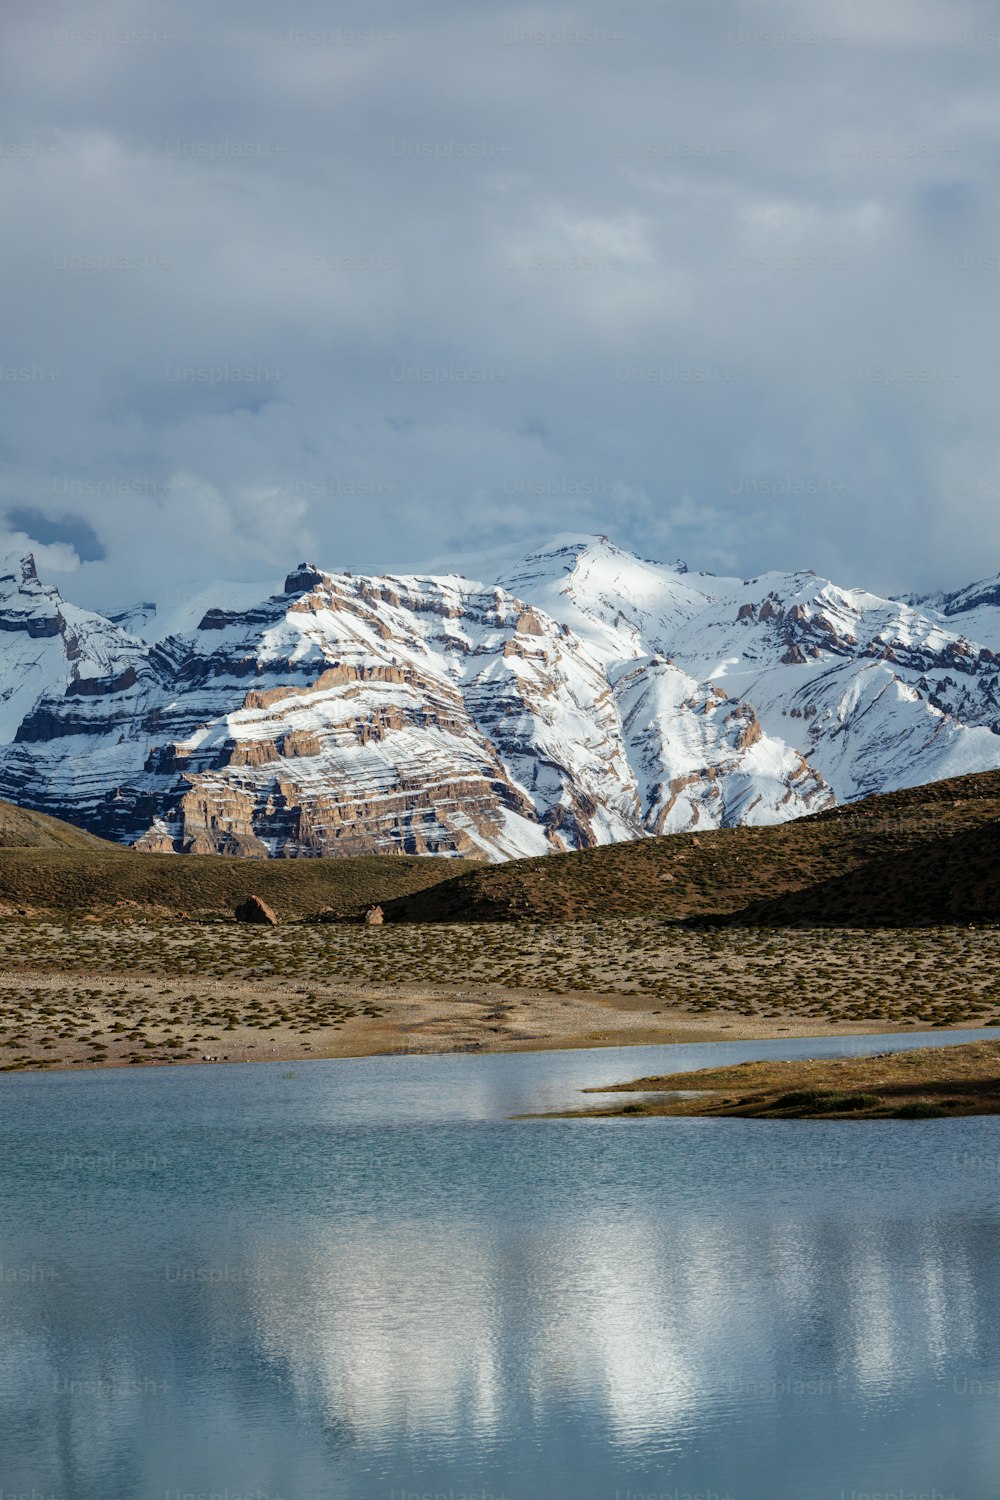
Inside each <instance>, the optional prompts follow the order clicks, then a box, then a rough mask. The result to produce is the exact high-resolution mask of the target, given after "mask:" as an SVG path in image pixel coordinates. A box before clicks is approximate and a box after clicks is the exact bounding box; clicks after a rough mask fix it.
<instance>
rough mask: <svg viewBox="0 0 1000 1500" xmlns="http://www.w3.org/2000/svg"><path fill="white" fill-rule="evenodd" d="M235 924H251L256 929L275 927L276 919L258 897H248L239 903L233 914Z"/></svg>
mask: <svg viewBox="0 0 1000 1500" xmlns="http://www.w3.org/2000/svg"><path fill="white" fill-rule="evenodd" d="M234 915H235V917H236V920H237V922H251V923H253V924H254V925H256V926H257V927H277V926H278V919H277V917H276V916H275V914H274V912H273V911H272V910H271V908H270V907H269V906H268V904H267V902H266V901H262V900H261V898H260V897H259V896H248V897H247V899H246V900H245V901H241V902H240V904H239V906H238V907H237V908H236V911H235V913H234Z"/></svg>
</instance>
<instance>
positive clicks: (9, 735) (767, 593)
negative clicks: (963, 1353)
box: [0, 538, 1000, 859]
mask: <svg viewBox="0 0 1000 1500" xmlns="http://www.w3.org/2000/svg"><path fill="white" fill-rule="evenodd" d="M475 571H476V574H477V576H476V577H475V578H466V577H464V576H462V575H459V574H457V573H449V574H446V575H442V576H434V577H425V576H408V577H403V576H381V577H354V576H352V575H350V574H344V573H340V574H338V573H325V572H322V571H321V570H319V569H318V568H315V567H312V566H307V565H303V566H301V567H300V568H298V569H297V570H296V571H295V572H294V573H293V574H291V575H290V576H289V577H288V578H287V579H286V580H285V582H284V585H283V586H282V587H281V588H280V589H279V590H277V591H276V592H275V593H273V594H271V595H270V596H269V597H266V598H263V599H260V600H257V601H255V602H253V603H250V604H247V602H246V597H245V590H244V591H241V592H242V594H243V597H242V598H240V597H239V595H238V594H234V593H233V592H232V591H227V590H226V589H224V588H220V589H218V590H216V591H211V590H210V591H208V594H207V595H206V596H204V597H205V598H206V599H207V600H208V601H209V602H207V603H206V604H205V607H204V608H201V607H199V608H198V609H197V610H196V611H194V612H193V613H192V612H188V614H187V618H186V619H185V618H184V612H183V611H182V612H180V617H181V619H182V622H183V623H182V624H181V626H180V627H178V628H173V629H170V628H165V627H163V626H162V625H159V626H158V622H157V616H156V611H155V608H154V607H153V606H151V605H148V604H147V605H143V606H141V608H139V609H138V610H136V611H126V612H122V613H120V614H118V615H116V616H115V617H114V618H113V619H112V618H104V617H102V616H100V615H97V614H93V613H90V612H87V611H84V610H79V609H76V608H74V607H73V606H72V605H70V604H68V603H66V602H65V601H64V600H63V599H62V598H61V597H60V595H59V593H58V592H57V591H56V590H55V589H53V588H51V587H48V586H46V585H44V584H42V583H41V582H40V581H39V579H38V578H37V575H36V573H35V569H34V565H33V563H32V562H31V560H30V558H26V559H23V560H21V559H18V560H16V561H14V562H8V563H7V564H5V565H4V566H3V567H2V568H0V663H2V669H0V670H2V675H0V796H2V797H7V798H9V799H10V800H12V801H15V802H19V803H21V804H24V805H28V806H31V807H35V808H39V809H41V810H43V811H46V812H52V813H55V814H57V815H58V816H60V817H63V818H67V819H69V820H71V821H73V822H76V823H78V824H81V825H82V826H84V827H86V828H88V829H90V830H92V831H93V832H96V833H100V834H102V835H104V836H105V837H110V838H114V839H117V840H120V841H122V842H127V843H134V844H137V845H138V846H139V847H141V848H144V849H157V850H165V851H175V852H193V853H237V854H245V855H254V856H259V857H267V856H282V857H312V856H320V855H332V854H348V853H350V854H355V853H382V852H392V851H399V852H410V853H450V854H455V855H472V856H478V857H485V858H489V859H502V858H506V857H510V856H515V855H524V854H542V853H545V852H546V851H548V850H552V849H573V848H582V847H585V846H587V845H591V844H599V843H609V842H613V841H615V840H620V839H629V838H638V837H641V836H643V835H644V834H651V833H664V832H673V831H679V830H683V829H689V828H696V827H716V826H720V825H730V824H735V823H748V822H749V823H768V822H776V821H780V820H783V819H786V818H792V817H797V816H801V815H802V814H804V813H808V812H813V811H818V810H820V809H821V808H824V807H827V806H830V805H832V804H833V803H834V802H835V801H837V800H841V801H843V800H848V799H851V798H854V797H857V796H860V795H864V794H865V793H867V792H870V791H876V790H887V789H892V788H895V787H900V786H907V785H915V784H917V783H919V782H923V781H930V780H935V779H937V778H939V777H943V776H948V775H956V774H959V773H960V772H963V771H970V770H981V769H989V768H993V767H996V766H1000V689H998V682H1000V654H998V652H1000V583H998V582H994V583H992V584H990V583H987V584H982V585H977V586H974V587H973V588H972V589H970V590H967V591H965V593H964V594H963V595H952V596H948V597H947V598H944V597H942V598H941V599H936V600H929V601H909V602H903V601H890V600H883V599H878V598H876V597H875V596H873V595H870V594H865V593H861V592H859V591H857V590H843V589H839V588H837V587H835V586H834V585H833V584H832V583H829V582H827V581H826V580H823V579H819V578H816V577H815V575H813V574H797V575H778V574H772V575H767V576H766V577H763V578H758V579H752V580H749V581H742V582H741V581H739V580H735V579H718V578H713V577H709V576H706V575H697V574H691V573H688V572H687V571H686V570H685V569H684V568H683V566H682V565H675V566H672V567H668V566H664V565H660V564H655V563H648V562H642V561H640V560H639V559H638V558H635V557H632V556H631V555H629V554H628V553H624V552H622V551H620V550H619V549H618V548H616V547H614V546H613V545H612V544H611V543H609V542H608V541H607V540H606V539H604V538H560V539H558V540H557V541H555V542H554V543H552V544H551V545H550V546H548V547H545V548H542V549H540V550H538V551H536V552H533V553H531V554H529V555H528V556H527V557H518V558H511V557H506V558H503V557H501V558H499V559H496V560H494V561H493V562H491V563H486V562H484V563H482V564H481V565H480V566H479V567H477V568H476V570H475Z"/></svg>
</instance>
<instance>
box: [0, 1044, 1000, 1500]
mask: <svg viewBox="0 0 1000 1500" xmlns="http://www.w3.org/2000/svg"><path fill="white" fill-rule="evenodd" d="M975 1035H995V1033H966V1034H964V1035H960V1034H957V1033H950V1034H942V1033H935V1034H933V1035H932V1036H930V1037H915V1036H913V1035H908V1036H896V1037H886V1038H871V1037H867V1038H843V1039H838V1040H836V1041H833V1042H829V1043H818V1042H816V1041H807V1042H780V1043H770V1044H753V1045H752V1044H745V1045H744V1044H729V1045H726V1046H725V1047H719V1046H712V1047H695V1046H690V1047H677V1048H670V1049H665V1048H629V1049H614V1050H607V1051H588V1052H557V1053H532V1054H519V1055H513V1056H512V1055H506V1056H464V1055H459V1056H447V1057H392V1058H368V1059H362V1060H356V1061H337V1062H319V1061H317V1062H310V1063H306V1064H298V1065H295V1066H289V1065H288V1064H280V1063H275V1064H251V1065H247V1066H229V1067H221V1066H220V1067H198V1068H162V1069H160V1068H157V1069H144V1070H142V1071H141V1072H138V1071H137V1072H131V1071H128V1072H124V1071H123V1072H113V1071H106V1072H93V1073H63V1074H49V1075H11V1076H7V1077H4V1078H3V1079H2V1081H0V1111H2V1125H0V1214H2V1220H0V1222H2V1240H0V1246H2V1268H0V1424H2V1431H0V1494H2V1496H3V1497H4V1500H7V1497H9V1496H14V1495H27V1496H34V1497H35V1500H39V1497H52V1500H98V1497H100V1500H117V1497H128V1500H132V1497H142V1500H145V1497H149V1500H183V1497H185V1496H187V1497H191V1496H200V1497H206V1496H210V1495H211V1496H215V1497H225V1500H242V1497H247V1496H252V1497H254V1500H277V1497H282V1500H339V1497H345V1500H346V1497H350V1500H416V1497H427V1496H443V1497H446V1500H461V1497H476V1500H482V1497H484V1496H492V1497H493V1500H500V1497H506V1500H543V1497H544V1500H616V1497H617V1500H645V1497H648V1496H657V1497H664V1500H666V1497H669V1500H684V1497H685V1496H691V1497H693V1496H700V1497H702V1500H712V1497H715V1500H723V1497H725V1496H729V1497H731V1500H786V1497H787V1500H819V1497H824V1500H825V1497H829V1500H862V1497H864V1496H871V1495H875V1494H879V1495H882V1496H888V1497H892V1500H906V1497H909V1500H913V1497H918V1496H926V1497H928V1500H930V1497H932V1496H933V1497H936V1500H947V1497H954V1500H986V1497H990V1500H994V1497H995V1496H996V1494H997V1486H998V1478H1000V1236H998V1228H1000V1120H997V1119H991V1118H973V1119H964V1120H940V1121H938V1120H930V1121H912V1122H889V1123H884V1122H861V1121H855V1122H844V1123H837V1122H818V1121H817V1122H812V1121H797V1122H773V1121H751V1120H655V1119H654V1120H633V1121H625V1120H553V1121H549V1120H546V1121H517V1120H512V1119H510V1118H509V1117H510V1116H511V1115H512V1114H514V1113H516V1112H517V1111H519V1110H524V1109H540V1108H541V1109H544V1108H551V1107H556V1106H562V1105H566V1104H569V1105H571V1106H572V1105H575V1104H580V1103H583V1102H586V1101H583V1100H581V1099H580V1096H579V1093H578V1090H579V1089H580V1088H582V1087H586V1086H588V1085H594V1084H601V1083H610V1082H615V1081H619V1080H623V1079H627V1078H632V1077H636V1076H640V1075H642V1074H645V1073H649V1072H653V1071H665V1070H667V1069H668V1068H669V1069H673V1068H696V1067H704V1066H706V1065H716V1064H718V1063H720V1062H721V1061H732V1062H735V1061H740V1060H742V1059H744V1058H748V1057H779V1056H797V1055H798V1056H801V1055H807V1056H820V1055H833V1054H834V1053H844V1052H861V1051H871V1050H873V1045H877V1046H878V1047H879V1048H880V1049H881V1050H887V1049H889V1048H894V1047H897V1046H913V1045H914V1044H916V1043H920V1044H924V1045H926V1044H927V1043H930V1042H933V1043H936V1044H941V1045H947V1044H950V1043H952V1042H955V1041H958V1040H964V1039H966V1038H967V1037H971V1036H975Z"/></svg>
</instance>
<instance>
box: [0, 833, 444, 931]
mask: <svg viewBox="0 0 1000 1500" xmlns="http://www.w3.org/2000/svg"><path fill="white" fill-rule="evenodd" d="M50 821H54V820H50ZM74 831H75V830H74ZM80 836H81V838H87V837H89V835H80ZM92 843H93V845H94V846H96V847H94V848H89V847H88V848H87V849H86V850H84V849H73V848H55V847H53V848H21V849H18V848H3V849H0V905H2V906H5V907H7V908H10V907H14V908H17V909H21V908H28V909H31V910H36V911H37V910H45V911H65V912H72V911H87V912H95V911H96V912H101V911H106V910H109V909H114V908H116V907H119V906H121V905H123V904H125V903H136V904H137V905H138V906H139V907H141V908H143V910H144V911H147V912H151V913H152V914H153V915H159V916H172V915H174V914H180V913H186V914H188V915H190V916H206V915H207V916H212V915H219V914H221V913H226V912H229V913H231V912H232V909H233V907H234V906H236V905H237V904H238V903H239V902H241V901H245V900H246V898H247V897H248V896H251V895H254V896H261V897H262V898H263V899H264V900H265V901H266V902H267V903H268V904H269V905H270V906H272V907H273V908H274V910H275V911H276V912H277V914H278V916H279V917H280V918H281V919H282V920H285V921H287V920H289V919H290V918H294V917H303V916H309V915H311V914H313V913H315V912H317V911H319V909H320V908H321V907H324V906H329V907H332V909H333V910H334V912H336V913H337V914H338V915H340V916H356V915H358V914H359V913H360V912H362V911H363V910H364V909H365V907H367V906H370V905H372V904H373V903H375V902H381V903H384V902H386V901H387V900H389V899H390V898H391V897H394V896H399V895H402V894H403V893H405V892H407V891H413V890H415V889H417V888H419V887H420V886H422V885H427V884H429V883H430V882H431V881H435V880H441V879H443V878H444V876H445V875H450V874H451V872H452V870H453V868H454V867H453V864H452V862H451V861H449V860H445V859H430V858H428V859H416V858H412V859H411V858H407V857H406V856H399V855H372V856H369V857H367V858H364V857H363V858H357V859H299V860H259V859H253V860H248V859H232V858H227V857H224V856H215V855H212V856H203V857H199V856H187V857H185V856H183V855H178V854H136V853H134V852H132V851H130V850H126V849H119V848H118V847H117V846H115V845H108V844H104V843H102V842H101V841H100V840H99V839H93V840H92Z"/></svg>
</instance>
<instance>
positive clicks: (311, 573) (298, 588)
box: [282, 562, 326, 594]
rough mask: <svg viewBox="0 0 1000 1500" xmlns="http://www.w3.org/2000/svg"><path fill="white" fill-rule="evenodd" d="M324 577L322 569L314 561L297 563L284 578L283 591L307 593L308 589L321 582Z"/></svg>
mask: <svg viewBox="0 0 1000 1500" xmlns="http://www.w3.org/2000/svg"><path fill="white" fill-rule="evenodd" d="M325 578H326V574H325V573H324V572H323V571H322V569H320V568H318V567H317V566H316V564H315V563H305V562H303V563H299V565H298V567H297V568H295V569H294V570H293V571H292V572H291V573H289V575H288V577H287V578H286V579H285V582H284V586H283V590H282V592H283V593H286V594H308V593H309V592H310V590H312V589H314V588H316V587H317V585H318V584H321V583H322V582H323V581H324V579H325Z"/></svg>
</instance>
